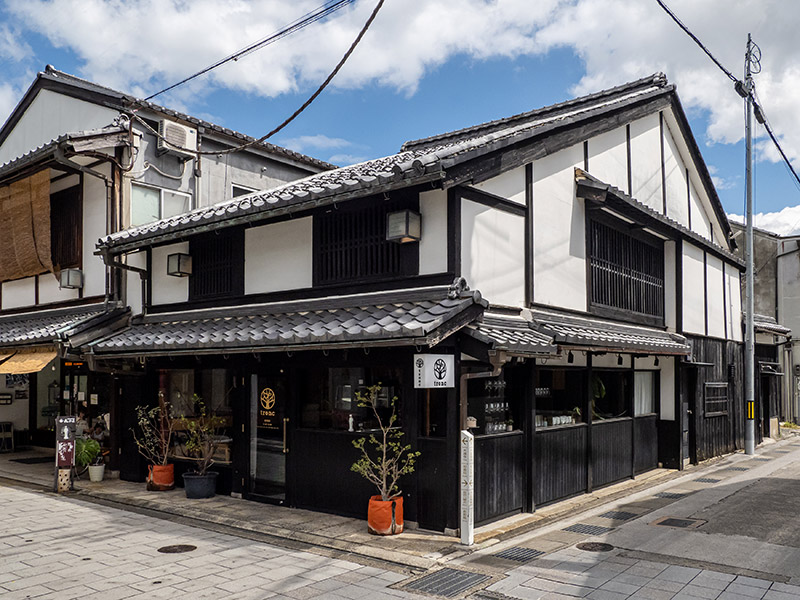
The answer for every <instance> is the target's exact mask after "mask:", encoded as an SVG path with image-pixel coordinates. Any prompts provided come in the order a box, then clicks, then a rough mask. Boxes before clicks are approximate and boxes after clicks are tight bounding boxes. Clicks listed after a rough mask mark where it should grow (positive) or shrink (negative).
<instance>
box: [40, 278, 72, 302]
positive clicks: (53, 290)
mask: <svg viewBox="0 0 800 600" xmlns="http://www.w3.org/2000/svg"><path fill="white" fill-rule="evenodd" d="M79 295H80V294H79V292H78V290H68V289H63V290H61V289H59V288H58V277H56V276H55V275H54V274H53V273H45V274H44V275H39V304H49V303H51V302H63V301H65V300H74V299H75V298H78V297H79Z"/></svg>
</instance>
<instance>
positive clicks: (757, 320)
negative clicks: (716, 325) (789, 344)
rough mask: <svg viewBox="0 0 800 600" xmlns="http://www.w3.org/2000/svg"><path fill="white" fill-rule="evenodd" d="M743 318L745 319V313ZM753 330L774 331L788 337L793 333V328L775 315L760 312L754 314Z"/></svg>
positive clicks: (773, 332) (759, 331)
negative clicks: (782, 322) (760, 313)
mask: <svg viewBox="0 0 800 600" xmlns="http://www.w3.org/2000/svg"><path fill="white" fill-rule="evenodd" d="M742 318H743V319H744V315H742ZM753 331H755V332H756V333H772V334H775V335H782V336H786V337H789V336H791V335H792V330H791V329H789V328H788V327H785V326H784V325H781V324H780V323H778V321H777V320H776V319H775V317H770V316H768V315H759V314H753Z"/></svg>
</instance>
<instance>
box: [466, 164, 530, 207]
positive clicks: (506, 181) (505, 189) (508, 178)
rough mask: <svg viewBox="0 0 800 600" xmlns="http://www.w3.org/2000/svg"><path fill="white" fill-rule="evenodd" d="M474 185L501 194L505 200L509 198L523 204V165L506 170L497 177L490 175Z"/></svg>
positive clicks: (491, 192)
mask: <svg viewBox="0 0 800 600" xmlns="http://www.w3.org/2000/svg"><path fill="white" fill-rule="evenodd" d="M475 187H476V188H478V189H480V190H483V191H484V192H489V193H490V194H494V195H495V196H501V197H503V198H505V199H506V200H511V201H512V202H516V203H517V204H522V205H524V204H525V167H517V168H516V169H511V170H510V171H506V172H504V173H502V174H501V175H498V176H497V177H492V178H491V179H487V180H486V181H483V182H481V183H477V184H475Z"/></svg>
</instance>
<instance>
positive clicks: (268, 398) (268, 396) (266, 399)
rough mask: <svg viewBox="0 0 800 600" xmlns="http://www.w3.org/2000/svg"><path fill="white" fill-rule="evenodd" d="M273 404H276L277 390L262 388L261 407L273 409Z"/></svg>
mask: <svg viewBox="0 0 800 600" xmlns="http://www.w3.org/2000/svg"><path fill="white" fill-rule="evenodd" d="M273 406H275V392H273V391H272V390H271V389H270V388H264V389H263V390H261V408H263V409H264V410H272V407H273Z"/></svg>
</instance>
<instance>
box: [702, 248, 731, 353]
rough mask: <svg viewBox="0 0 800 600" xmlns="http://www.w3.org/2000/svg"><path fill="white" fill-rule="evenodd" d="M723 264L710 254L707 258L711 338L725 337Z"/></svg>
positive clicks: (709, 332)
mask: <svg viewBox="0 0 800 600" xmlns="http://www.w3.org/2000/svg"><path fill="white" fill-rule="evenodd" d="M722 269H723V263H722V261H721V260H720V259H718V258H717V257H715V256H711V255H710V254H709V255H708V256H707V257H706V273H707V275H708V276H707V279H706V281H707V284H708V289H707V290H706V293H707V297H708V335H710V336H711V337H718V338H724V337H725V311H726V308H725V302H726V301H727V299H726V298H723V294H724V292H723V287H724V286H723V283H724V282H723V276H722V273H723V271H722Z"/></svg>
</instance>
